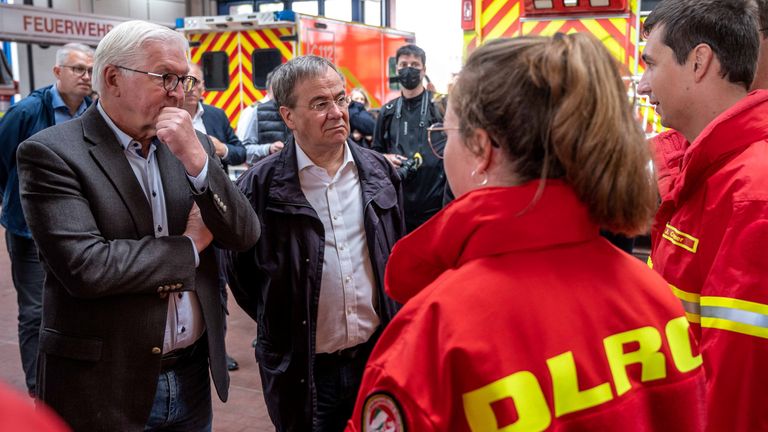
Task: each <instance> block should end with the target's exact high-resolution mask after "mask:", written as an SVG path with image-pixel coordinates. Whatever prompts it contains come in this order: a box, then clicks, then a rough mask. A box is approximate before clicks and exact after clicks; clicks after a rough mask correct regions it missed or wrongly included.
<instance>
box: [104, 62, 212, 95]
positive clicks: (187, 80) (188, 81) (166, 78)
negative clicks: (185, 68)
mask: <svg viewBox="0 0 768 432" xmlns="http://www.w3.org/2000/svg"><path fill="white" fill-rule="evenodd" d="M115 67H118V68H120V69H125V70H127V71H131V72H137V73H143V74H145V75H149V76H153V77H157V78H162V79H163V88H164V89H165V91H167V92H169V93H170V92H172V91H174V90H176V87H177V86H178V85H179V83H181V88H182V90H184V92H185V93H188V92H189V91H190V90H192V88H193V87H194V86H195V84H197V78H195V77H193V76H191V75H176V74H175V73H164V74H162V75H161V74H158V73H154V72H146V71H141V70H136V69H131V68H127V67H125V66H118V65H115Z"/></svg>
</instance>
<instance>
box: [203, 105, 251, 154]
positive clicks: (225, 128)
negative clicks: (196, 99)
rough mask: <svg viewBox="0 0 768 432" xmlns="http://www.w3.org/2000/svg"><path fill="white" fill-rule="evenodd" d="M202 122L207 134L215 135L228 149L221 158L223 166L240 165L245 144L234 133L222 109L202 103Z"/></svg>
mask: <svg viewBox="0 0 768 432" xmlns="http://www.w3.org/2000/svg"><path fill="white" fill-rule="evenodd" d="M203 124H204V125H205V130H206V132H207V133H208V135H210V136H212V137H216V139H218V140H219V141H221V142H223V143H224V144H226V146H227V148H228V149H229V152H228V153H227V157H225V158H224V159H222V160H221V162H222V163H223V164H224V166H225V167H226V166H227V165H240V164H241V163H243V162H245V146H244V145H243V143H242V142H240V138H238V137H237V135H235V131H234V129H232V126H230V124H229V118H227V113H225V112H224V110H222V109H221V108H216V107H215V106H212V105H207V104H203Z"/></svg>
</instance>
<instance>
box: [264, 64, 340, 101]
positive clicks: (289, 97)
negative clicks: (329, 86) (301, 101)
mask: <svg viewBox="0 0 768 432" xmlns="http://www.w3.org/2000/svg"><path fill="white" fill-rule="evenodd" d="M329 68H330V69H333V70H334V71H335V72H336V73H337V74H339V78H341V81H342V82H344V75H342V74H341V72H339V69H338V68H336V66H335V65H334V64H333V63H331V62H330V61H328V60H327V59H324V58H322V57H317V56H301V57H295V58H293V59H291V60H289V61H288V62H287V63H285V64H283V65H281V66H280V67H278V68H277V69H275V70H274V71H273V74H272V93H273V96H274V97H275V101H276V102H277V106H285V107H288V108H295V107H296V95H295V94H293V89H294V88H296V86H298V85H299V83H301V82H302V81H305V80H307V79H312V78H318V77H322V76H324V75H325V74H326V73H327V72H328V69H329Z"/></svg>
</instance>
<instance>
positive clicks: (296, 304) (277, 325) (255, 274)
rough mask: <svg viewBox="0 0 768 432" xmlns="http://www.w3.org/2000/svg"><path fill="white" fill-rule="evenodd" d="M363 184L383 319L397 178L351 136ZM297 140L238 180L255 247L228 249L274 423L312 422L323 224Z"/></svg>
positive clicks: (395, 229)
mask: <svg viewBox="0 0 768 432" xmlns="http://www.w3.org/2000/svg"><path fill="white" fill-rule="evenodd" d="M349 148H350V151H351V152H352V157H353V158H354V160H355V164H356V166H357V169H358V172H359V175H360V185H361V188H362V195H363V196H362V198H363V209H364V210H363V211H364V213H365V214H364V224H365V234H366V238H367V240H368V249H369V252H370V257H371V263H372V265H373V272H374V277H375V280H376V282H377V288H378V311H377V312H378V314H379V318H380V319H381V323H382V325H386V324H388V323H389V321H390V320H391V319H392V317H393V316H394V314H395V312H396V311H397V309H398V308H399V306H398V304H397V303H395V302H394V301H393V300H391V299H390V298H389V297H388V296H386V294H384V268H385V266H386V263H387V259H388V257H389V252H390V250H391V249H392V246H393V245H394V244H395V242H396V241H397V240H398V239H399V238H400V237H401V236H402V234H403V232H404V225H403V215H402V193H401V187H400V181H399V178H398V177H397V174H396V173H395V172H394V169H393V168H392V167H391V165H390V164H389V162H387V161H386V159H384V158H383V157H382V156H381V155H379V154H377V153H376V152H373V151H371V150H367V149H364V148H361V147H359V146H356V145H354V144H350V146H349ZM297 167H298V163H297V159H296V148H295V144H294V141H293V138H291V139H290V140H289V141H288V143H287V144H286V146H285V148H284V149H283V151H281V152H278V153H275V154H273V155H271V156H269V157H267V158H265V159H263V160H261V161H259V162H258V163H257V164H256V165H254V166H253V167H252V168H251V169H249V170H248V171H247V172H246V173H245V174H243V175H242V176H241V177H240V178H239V179H238V181H237V185H238V187H239V188H240V190H241V191H242V192H243V193H244V194H245V196H246V198H247V199H248V201H250V203H251V205H252V206H253V208H254V209H255V210H256V213H257V214H258V215H259V218H260V219H261V221H262V223H263V224H264V225H263V229H262V233H263V235H262V237H261V239H260V240H259V242H258V243H257V244H256V246H255V247H254V248H252V249H251V250H249V251H247V252H243V253H232V254H231V255H230V261H229V263H228V264H229V265H228V267H229V282H230V287H231V288H232V292H233V294H234V296H235V299H236V300H237V303H238V304H239V305H240V306H241V307H242V308H243V309H244V310H245V311H246V312H247V313H248V314H249V315H250V316H251V317H252V318H253V319H254V320H255V321H256V323H257V324H258V340H257V345H256V360H257V361H258V362H259V371H260V374H261V381H262V386H263V388H264V399H265V400H266V404H267V410H268V411H269V415H270V417H271V419H272V422H273V423H274V424H275V426H276V428H277V430H278V431H302V432H303V431H309V430H312V418H313V415H314V411H315V404H316V392H315V387H314V378H313V362H314V353H315V332H316V324H317V308H318V302H319V295H320V281H321V279H322V271H323V269H322V264H323V253H324V244H325V239H324V234H325V232H324V229H323V224H322V222H321V221H320V219H319V218H318V216H317V213H316V212H315V210H314V209H313V208H312V206H311V205H310V204H309V202H308V201H307V199H306V197H305V196H304V193H303V192H302V190H301V185H300V184H299V175H298V168H297Z"/></svg>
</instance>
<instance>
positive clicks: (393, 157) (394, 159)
mask: <svg viewBox="0 0 768 432" xmlns="http://www.w3.org/2000/svg"><path fill="white" fill-rule="evenodd" d="M384 157H385V158H387V160H388V161H389V162H390V163H391V164H392V165H394V166H395V168H400V165H402V164H403V162H404V161H407V160H408V158H407V157H405V156H403V155H399V154H392V153H384Z"/></svg>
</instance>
